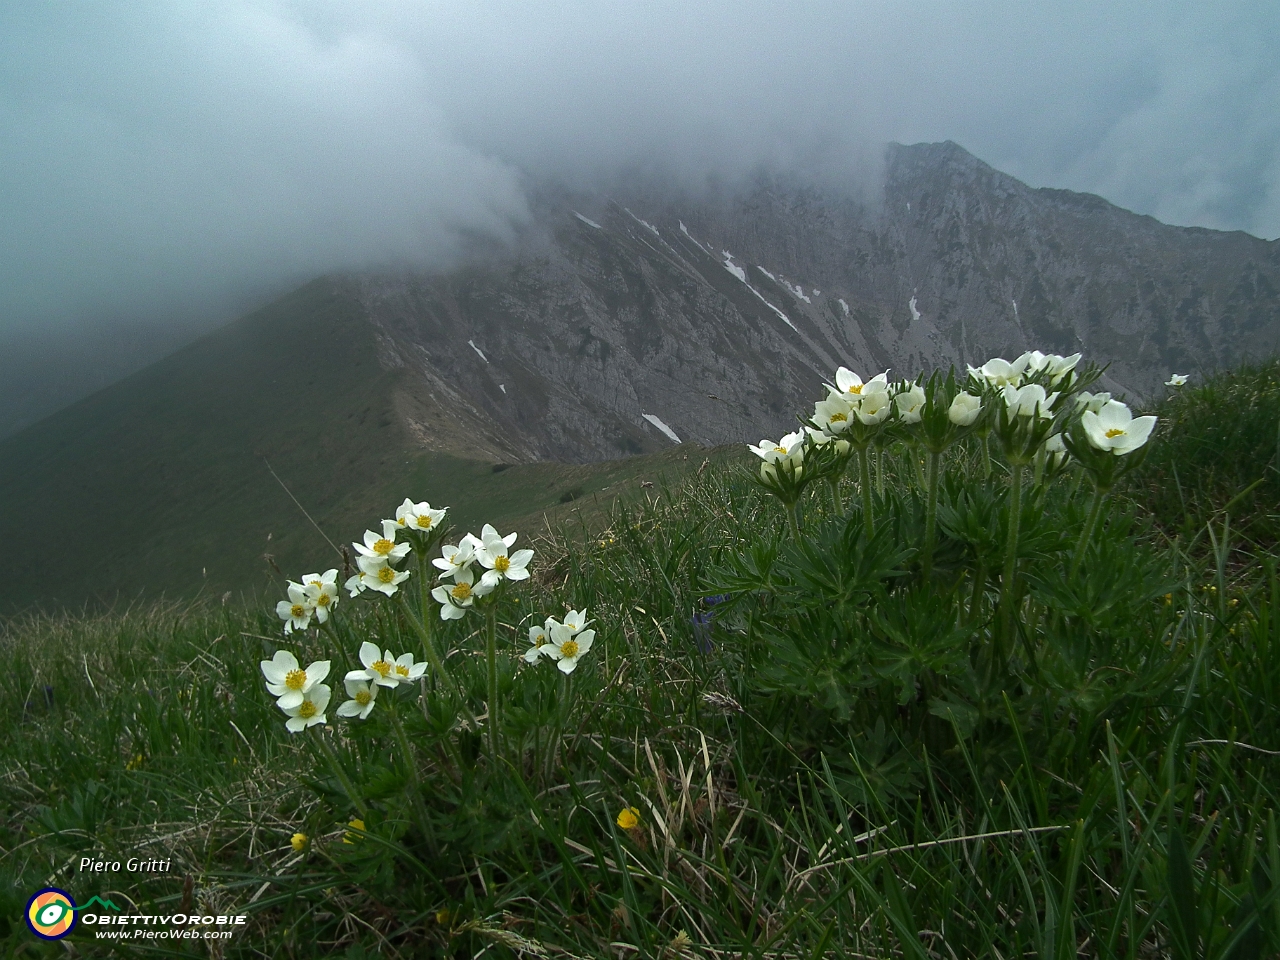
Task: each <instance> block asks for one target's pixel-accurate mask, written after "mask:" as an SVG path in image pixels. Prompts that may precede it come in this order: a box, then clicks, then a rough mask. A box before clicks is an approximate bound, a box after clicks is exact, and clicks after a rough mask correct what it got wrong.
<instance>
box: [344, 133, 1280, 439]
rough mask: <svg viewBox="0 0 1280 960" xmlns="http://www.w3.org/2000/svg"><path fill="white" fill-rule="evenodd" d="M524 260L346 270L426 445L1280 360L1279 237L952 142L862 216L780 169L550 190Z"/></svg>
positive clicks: (539, 196)
mask: <svg viewBox="0 0 1280 960" xmlns="http://www.w3.org/2000/svg"><path fill="white" fill-rule="evenodd" d="M533 209H534V210H535V224H534V226H533V228H531V230H530V231H529V237H528V238H527V239H528V241H529V242H527V243H526V244H525V245H524V247H523V248H522V249H521V251H520V252H519V253H516V254H509V255H507V256H505V257H503V258H501V259H499V260H498V261H496V262H491V263H488V264H486V265H481V266H472V267H468V268H466V269H462V270H458V271H455V272H453V273H450V274H447V275H443V276H434V277H423V276H416V277H415V276H399V277H385V276H384V277H375V276H370V275H362V276H348V277H340V278H333V279H332V282H334V283H335V284H337V285H338V287H340V288H341V289H342V290H343V291H344V293H345V294H347V295H348V296H350V297H351V298H352V299H353V300H355V301H356V302H358V303H359V304H360V306H361V309H362V310H363V311H364V313H365V315H366V317H367V320H368V322H369V324H370V325H371V328H372V329H373V330H374V331H375V336H376V337H377V341H378V355H379V358H380V361H381V363H382V364H383V365H384V366H385V367H386V368H387V369H396V370H399V371H401V372H402V373H403V374H404V375H403V376H402V377H401V378H400V380H399V382H400V384H401V386H400V387H399V388H398V393H397V401H396V405H397V410H398V411H399V412H400V415H401V416H402V417H403V418H404V421H405V424H406V426H407V427H408V429H409V430H410V431H411V432H412V433H413V435H414V436H415V437H416V438H417V440H418V441H419V442H420V443H421V444H422V445H423V446H425V447H427V448H429V449H440V450H447V451H450V452H454V453H458V452H467V453H469V454H470V455H474V456H481V457H489V458H492V459H510V460H537V459H567V460H580V461H585V460H594V459H600V458H608V457H614V456H620V455H624V454H627V453H632V452H639V451H641V450H650V449H655V448H658V447H661V446H663V445H665V444H669V443H671V442H673V440H672V438H675V437H678V438H679V439H681V440H695V441H698V442H700V443H703V444H714V443H724V442H738V441H748V440H749V441H757V440H759V439H760V438H761V437H762V436H764V435H770V434H779V433H781V432H785V431H787V430H789V429H792V427H793V425H794V422H795V420H794V418H795V414H796V413H797V412H800V411H801V410H805V409H807V406H808V405H809V404H811V403H812V401H813V400H814V399H816V398H817V397H818V396H820V394H821V382H822V380H823V379H825V378H829V377H830V376H831V375H832V374H833V373H834V370H835V368H836V367H837V366H838V365H840V364H844V365H846V366H850V367H852V368H853V369H855V370H858V371H860V372H863V373H869V372H879V371H880V370H883V369H885V368H892V369H893V370H894V372H895V375H896V376H914V375H916V374H917V373H919V372H921V371H924V370H929V369H932V368H934V367H938V366H941V367H946V366H948V365H949V364H952V363H956V364H959V365H963V364H965V363H979V362H981V361H983V360H985V359H987V358H988V357H990V356H993V355H1001V354H1003V355H1014V354H1017V353H1020V352H1022V351H1023V350H1025V349H1029V348H1040V349H1043V350H1046V351H1057V352H1061V353H1070V352H1075V351H1077V350H1080V351H1083V352H1084V353H1085V354H1086V356H1087V357H1088V358H1089V359H1091V360H1096V361H1098V362H1099V363H1110V364H1111V367H1110V369H1109V371H1108V381H1109V382H1108V384H1107V385H1108V386H1109V387H1110V388H1111V389H1113V390H1115V391H1117V392H1127V393H1129V394H1130V395H1137V396H1143V395H1147V396H1149V395H1151V394H1153V393H1154V392H1155V391H1157V390H1158V389H1159V384H1160V383H1161V381H1163V380H1164V379H1166V378H1167V376H1168V374H1169V373H1170V372H1171V371H1175V370H1176V371H1177V372H1181V373H1196V372H1198V371H1204V370H1208V369H1212V368H1215V367H1220V366H1227V365H1233V364H1236V363H1238V362H1240V361H1241V360H1242V359H1245V358H1249V357H1256V356H1259V355H1265V354H1270V353H1273V352H1275V351H1276V350H1277V348H1278V347H1280V241H1271V242H1268V241H1264V240H1259V239H1257V238H1255V237H1251V236H1248V235H1247V234H1243V233H1223V232H1218V231H1211V230H1203V229H1196V228H1180V227H1172V226H1168V225H1165V224H1161V223H1159V222H1158V221H1156V220H1154V219H1152V218H1150V217H1144V216H1139V215H1136V214H1133V213H1130V212H1128V211H1125V210H1122V209H1120V208H1118V207H1115V206H1113V205H1111V204H1109V203H1107V202H1106V201H1104V200H1102V199H1101V198H1098V197H1093V196H1090V195H1084V194H1075V193H1071V192H1069V191H1063V190H1051V189H1033V188H1031V187H1028V186H1026V185H1025V184H1023V183H1021V182H1020V181H1018V180H1016V179H1014V178H1013V177H1009V176H1007V175H1005V174H1002V173H1000V172H999V171H997V170H994V169H993V168H991V167H989V166H988V165H986V164H984V163H982V162H981V161H979V160H977V159H976V158H975V157H973V156H972V155H970V154H968V153H967V152H965V151H964V150H963V149H962V148H960V147H959V146H957V145H955V144H953V143H944V144H920V145H915V146H897V145H895V146H892V147H890V148H889V151H888V154H887V159H886V167H885V179H884V188H883V197H882V198H877V200H876V201H873V202H867V201H865V200H861V201H860V200H858V199H854V198H851V197H849V196H841V195H838V194H835V193H833V192H832V191H830V190H826V191H824V190H820V189H818V188H814V187H811V186H801V185H796V184H794V183H792V182H788V181H785V180H782V179H779V178H776V177H761V178H759V179H758V180H757V181H755V182H754V183H753V184H751V185H750V186H749V187H748V188H745V189H739V190H733V191H727V190H726V191H720V192H719V193H711V194H708V195H704V196H702V197H698V198H690V197H680V196H675V195H672V194H671V193H669V192H665V191H663V190H661V189H658V190H655V189H653V188H649V189H638V188H630V187H628V188H624V189H621V190H617V191H614V192H612V194H611V195H608V196H606V195H601V194H582V193H573V192H571V191H568V190H564V189H557V188H542V189H540V190H538V191H535V193H534V202H533Z"/></svg>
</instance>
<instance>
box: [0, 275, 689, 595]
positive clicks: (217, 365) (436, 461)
mask: <svg viewBox="0 0 1280 960" xmlns="http://www.w3.org/2000/svg"><path fill="white" fill-rule="evenodd" d="M337 290H338V288H337V285H336V284H334V283H332V282H331V281H327V280H324V279H321V280H317V281H315V282H313V283H310V284H308V285H307V286H305V287H303V288H301V289H299V290H297V291H296V292H294V293H293V294H291V295H289V296H288V297H285V298H284V299H283V300H280V301H278V302H276V303H274V304H272V305H270V306H269V307H266V308H264V309H262V310H260V311H258V312H256V313H254V314H251V315H249V316H247V317H245V318H243V319H242V320H239V321H237V322H235V323H233V324H231V325H229V326H228V327H226V328H224V329H222V330H220V331H218V332H217V333H215V334H213V335H211V336H208V337H206V338H204V339H202V340H200V341H199V342H197V343H195V344H192V345H191V346H189V347H187V348H186V349H184V350H182V351H180V352H178V353H176V354H174V355H173V356H171V357H169V358H167V359H166V360H164V361H162V362H160V363H158V364H155V365H154V366H151V367H149V368H147V369H146V370H143V371H141V372H139V373H137V374H135V375H133V376H131V377H129V378H128V379H126V380H123V381H121V382H120V383H117V384H115V385H113V386H112V387H110V388H108V389H106V390H103V391H101V392H99V393H97V394H94V395H93V396H91V397H89V398H87V399H85V400H83V401H81V402H79V403H77V404H75V405H73V406H71V407H68V408H67V409H65V410H63V411H61V412H59V413H57V414H56V415H54V416H52V417H50V418H48V419H47V420H45V421H43V422H41V423H39V424H36V425H35V426H33V427H31V428H29V429H27V430H25V431H23V432H21V433H19V434H17V435H16V436H14V437H11V438H9V439H7V440H5V441H3V442H0V537H3V538H4V541H5V542H6V543H9V544H12V545H19V544H32V545H35V544H38V545H39V548H38V549H35V550H28V551H22V550H13V549H11V550H10V557H11V560H10V562H9V563H8V564H6V567H7V569H6V573H5V576H4V577H3V578H0V613H9V614H11V613H14V612H17V611H22V610H33V609H42V610H48V609H52V608H56V607H73V608H78V607H80V606H82V605H84V604H86V603H88V604H90V605H91V606H99V605H102V604H109V603H119V602H122V601H128V600H131V599H133V598H136V597H154V596H158V595H160V594H165V595H168V596H190V595H193V594H196V593H198V592H203V593H205V594H206V595H210V594H212V595H215V596H217V595H220V594H222V593H223V592H225V591H228V590H230V591H233V592H239V591H243V590H252V589H256V588H263V589H270V590H272V591H274V590H275V589H276V588H275V587H274V586H269V577H270V576H271V572H270V568H269V566H268V564H267V563H266V562H265V561H264V559H263V555H264V554H270V555H271V556H272V557H274V559H275V562H276V564H277V565H278V566H279V567H280V568H281V569H282V570H284V571H285V573H286V575H289V576H299V575H301V574H302V573H304V572H305V570H304V569H303V568H306V569H314V568H324V567H325V566H329V565H336V564H337V563H338V560H337V557H336V555H335V554H334V552H333V548H332V547H331V546H330V545H329V544H328V543H326V541H325V539H324V537H323V536H322V535H321V534H320V533H319V532H318V531H317V530H316V529H315V528H314V527H313V526H312V525H311V524H310V523H309V522H307V520H306V518H305V517H304V516H303V514H302V512H301V511H300V509H299V507H298V506H297V505H296V504H295V503H294V502H293V501H292V500H291V499H290V496H289V493H287V492H286V491H285V489H284V488H283V486H282V484H283V485H285V486H287V487H288V489H289V491H290V492H292V494H293V496H294V497H296V498H297V500H298V501H299V502H300V503H301V504H302V505H303V506H304V507H305V508H306V510H307V512H308V513H310V515H311V516H312V517H313V518H314V520H315V521H316V523H317V524H318V525H319V526H320V527H321V528H322V529H323V530H324V531H325V533H326V534H327V535H328V536H329V538H330V539H331V540H333V541H334V543H336V544H338V545H339V546H341V545H342V544H343V543H344V542H346V541H349V540H351V539H352V538H353V537H354V538H358V537H359V535H360V533H361V531H363V530H364V528H365V526H367V525H368V524H369V523H370V522H372V521H374V520H376V519H378V518H379V517H382V516H386V515H388V513H389V511H390V510H391V509H392V508H393V507H394V506H395V505H396V504H397V503H399V502H400V501H401V500H402V499H403V498H404V497H405V496H412V497H414V498H415V499H418V500H421V499H429V500H430V501H431V502H432V503H433V504H437V505H438V504H446V505H451V506H452V507H453V519H454V522H455V523H456V524H458V525H459V526H462V527H464V528H469V527H472V526H475V527H477V528H478V526H479V524H480V523H481V522H484V521H486V520H488V521H493V522H496V523H499V524H504V523H505V524H506V525H507V527H508V528H514V529H520V530H522V531H523V532H526V533H528V532H532V531H533V530H535V529H538V528H540V527H541V526H542V525H543V520H542V513H543V511H545V510H551V511H553V512H554V511H556V510H563V509H564V501H568V500H570V499H572V498H575V497H582V496H588V495H590V494H593V493H598V492H600V491H602V490H603V491H604V492H605V498H606V499H611V498H612V497H613V496H614V495H616V494H617V493H619V492H622V491H624V490H626V489H638V478H640V477H648V476H650V475H652V474H655V473H656V472H657V471H660V470H661V469H663V468H664V465H668V466H671V467H673V468H674V467H676V466H679V467H681V468H683V467H684V466H685V464H686V463H687V462H694V465H695V466H696V465H697V463H700V462H701V458H700V457H698V456H692V455H690V449H691V448H690V447H689V446H686V447H681V448H672V450H670V451H667V452H665V453H663V454H659V455H656V457H653V456H651V457H643V458H637V459H636V460H635V461H612V462H607V463H601V464H595V465H590V466H585V467H584V466H575V465H566V464H520V465H514V466H511V467H510V468H508V469H501V468H499V469H498V470H497V471H495V468H494V465H493V464H492V463H486V462H479V461H474V460H468V459H465V458H460V457H456V456H449V455H446V454H441V453H435V452H427V451H424V450H423V449H422V448H421V446H420V445H418V444H417V443H415V441H414V440H413V438H412V437H411V436H410V435H409V433H408V431H407V430H406V429H405V427H404V425H403V423H402V421H401V420H400V418H399V417H398V416H397V414H396V411H395V396H396V389H397V386H398V378H399V377H400V376H401V375H400V374H398V373H397V372H395V371H387V370H385V369H383V368H382V367H381V366H380V365H379V363H378V360H377V356H376V353H375V350H376V344H375V342H374V338H373V333H372V330H371V328H370V327H369V325H368V324H367V322H366V321H365V320H364V319H363V316H362V313H361V311H360V309H359V306H358V304H356V303H355V302H354V301H353V300H351V299H350V298H349V297H347V296H345V295H343V294H341V293H339V292H337ZM686 457H689V460H688V461H686V460H685V458H686ZM272 471H274V472H275V475H276V477H278V478H279V481H277V479H276V478H275V477H273V476H272ZM633 479H636V481H637V482H629V481H631V480H633ZM55 534H56V535H55Z"/></svg>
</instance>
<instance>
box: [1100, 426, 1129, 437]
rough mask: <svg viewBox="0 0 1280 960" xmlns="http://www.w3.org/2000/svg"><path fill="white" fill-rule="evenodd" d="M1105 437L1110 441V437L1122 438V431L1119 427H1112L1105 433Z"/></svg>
mask: <svg viewBox="0 0 1280 960" xmlns="http://www.w3.org/2000/svg"><path fill="white" fill-rule="evenodd" d="M1105 436H1106V438H1107V439H1108V440H1110V439H1111V438H1112V437H1122V436H1124V431H1123V430H1121V429H1120V428H1119V427H1112V428H1111V429H1110V430H1108V431H1107V432H1106V434H1105Z"/></svg>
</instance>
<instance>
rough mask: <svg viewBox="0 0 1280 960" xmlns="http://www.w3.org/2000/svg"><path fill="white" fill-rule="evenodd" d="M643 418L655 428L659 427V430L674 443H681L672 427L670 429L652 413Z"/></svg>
mask: <svg viewBox="0 0 1280 960" xmlns="http://www.w3.org/2000/svg"><path fill="white" fill-rule="evenodd" d="M642 416H643V417H644V418H645V419H646V420H648V421H649V422H650V423H652V424H653V425H654V426H655V427H657V428H658V429H659V430H661V431H662V432H663V433H665V434H666V435H667V436H668V437H670V438H671V442H672V443H680V442H681V440H680V438H679V437H677V436H676V432H675V431H674V430H672V429H671V428H670V427H668V426H667V425H666V424H665V423H663V422H662V421H661V420H660V419H659V418H657V417H655V416H654V415H653V414H652V413H646V414H642Z"/></svg>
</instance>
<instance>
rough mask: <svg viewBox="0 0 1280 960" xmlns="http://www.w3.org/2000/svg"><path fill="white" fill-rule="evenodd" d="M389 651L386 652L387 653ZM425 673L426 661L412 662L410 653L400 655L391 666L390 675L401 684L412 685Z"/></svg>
mask: <svg viewBox="0 0 1280 960" xmlns="http://www.w3.org/2000/svg"><path fill="white" fill-rule="evenodd" d="M390 652H391V651H390V650H388V651H387V653H390ZM426 672H427V661H425V660H414V659H413V654H412V653H402V654H400V656H398V657H396V659H395V661H394V662H393V663H392V664H391V675H392V676H393V677H395V678H396V679H397V680H398V681H400V682H401V683H413V681H415V680H418V679H420V678H421V677H422V675H423V674H424V673H426Z"/></svg>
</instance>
